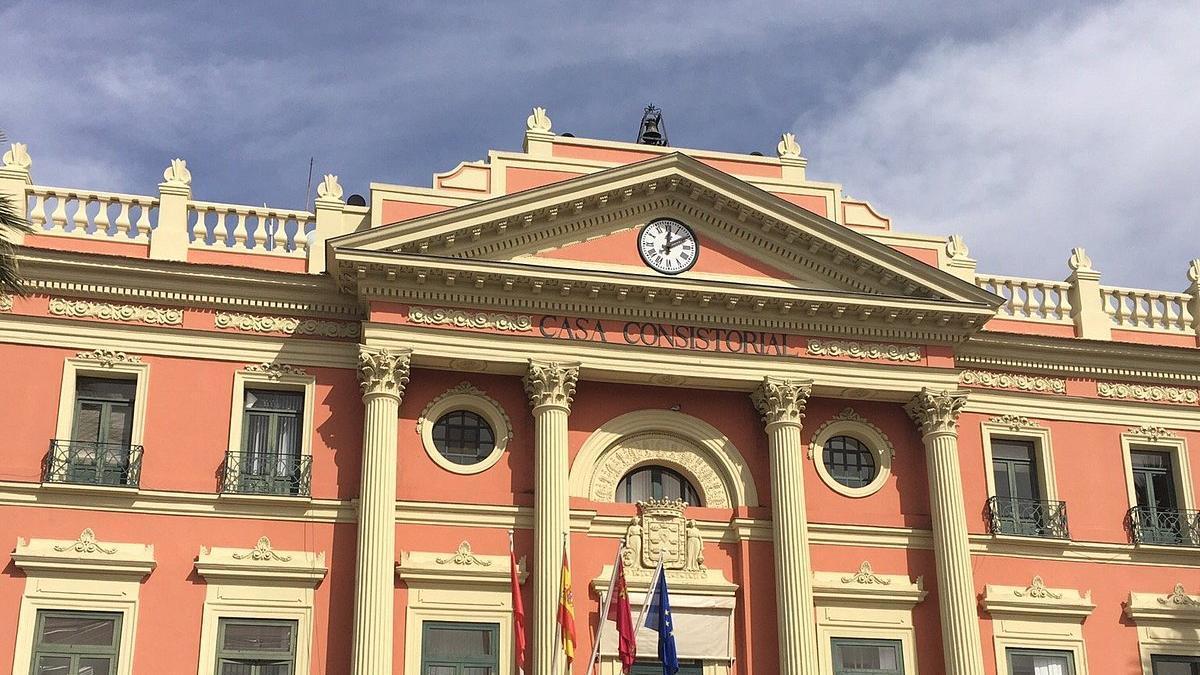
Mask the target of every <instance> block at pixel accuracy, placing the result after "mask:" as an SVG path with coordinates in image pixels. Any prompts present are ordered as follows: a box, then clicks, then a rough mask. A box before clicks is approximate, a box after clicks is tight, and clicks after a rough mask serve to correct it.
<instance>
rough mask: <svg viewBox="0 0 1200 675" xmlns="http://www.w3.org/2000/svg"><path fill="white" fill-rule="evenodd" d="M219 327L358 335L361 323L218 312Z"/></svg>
mask: <svg viewBox="0 0 1200 675" xmlns="http://www.w3.org/2000/svg"><path fill="white" fill-rule="evenodd" d="M213 325H215V326H216V327H217V328H226V329H232V330H240V331H247V332H255V333H283V334H285V335H318V336H321V337H335V338H337V337H347V338H348V337H358V335H359V325H358V324H357V323H346V322H342V321H320V320H317V319H295V318H292V317H286V316H263V315H258V314H237V313H232V312H217V315H216V317H215V318H214V319H213Z"/></svg>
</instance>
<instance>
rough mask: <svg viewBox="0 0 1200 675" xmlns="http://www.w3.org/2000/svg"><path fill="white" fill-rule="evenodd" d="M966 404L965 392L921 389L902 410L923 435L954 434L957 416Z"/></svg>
mask: <svg viewBox="0 0 1200 675" xmlns="http://www.w3.org/2000/svg"><path fill="white" fill-rule="evenodd" d="M966 404H967V392H965V391H939V390H936V389H922V390H921V392H920V393H919V394H917V395H916V396H915V397H913V400H912V401H909V403H908V405H906V406H905V407H904V410H905V411H906V412H907V413H908V416H909V417H911V418H912V419H913V421H914V422H916V423H917V427H918V428H919V429H920V430H921V433H922V434H923V435H929V434H933V433H956V432H957V429H958V416H959V414H960V413H961V412H962V409H963V406H965V405H966Z"/></svg>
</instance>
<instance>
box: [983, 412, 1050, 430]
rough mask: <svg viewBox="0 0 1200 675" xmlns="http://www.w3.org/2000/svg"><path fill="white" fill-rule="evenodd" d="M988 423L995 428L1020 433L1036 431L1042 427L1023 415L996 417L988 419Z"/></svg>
mask: <svg viewBox="0 0 1200 675" xmlns="http://www.w3.org/2000/svg"><path fill="white" fill-rule="evenodd" d="M988 422H989V423H991V424H995V425H997V426H1002V427H1005V428H1008V429H1011V430H1013V431H1020V430H1022V429H1036V428H1038V427H1040V426H1042V425H1041V424H1040V423H1038V422H1035V421H1033V420H1031V419H1029V418H1028V417H1025V416H1023V415H997V416H995V417H993V418H991V419H989V420H988Z"/></svg>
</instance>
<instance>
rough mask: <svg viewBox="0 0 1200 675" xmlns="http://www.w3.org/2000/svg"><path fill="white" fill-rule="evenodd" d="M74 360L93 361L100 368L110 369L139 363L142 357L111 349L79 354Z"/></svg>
mask: <svg viewBox="0 0 1200 675" xmlns="http://www.w3.org/2000/svg"><path fill="white" fill-rule="evenodd" d="M75 358H77V359H82V360H84V361H95V362H96V365H98V366H100V367H102V368H112V367H113V366H115V365H117V364H118V363H141V362H142V357H140V356H138V355H136V354H126V353H125V352H119V351H116V350H113V349H93V350H92V351H90V352H79V353H78V354H76V355H75Z"/></svg>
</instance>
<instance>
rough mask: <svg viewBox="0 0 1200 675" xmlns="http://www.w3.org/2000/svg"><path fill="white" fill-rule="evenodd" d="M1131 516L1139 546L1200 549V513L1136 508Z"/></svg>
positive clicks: (1130, 513)
mask: <svg viewBox="0 0 1200 675" xmlns="http://www.w3.org/2000/svg"><path fill="white" fill-rule="evenodd" d="M1128 517H1129V530H1130V533H1131V534H1132V535H1133V541H1134V543H1136V544H1160V545H1163V546H1200V511H1185V510H1183V509H1162V508H1158V507H1154V506H1135V507H1133V508H1132V509H1129V516H1128Z"/></svg>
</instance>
